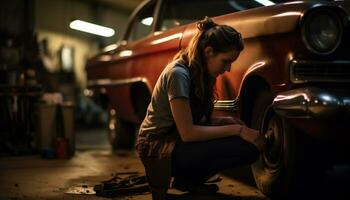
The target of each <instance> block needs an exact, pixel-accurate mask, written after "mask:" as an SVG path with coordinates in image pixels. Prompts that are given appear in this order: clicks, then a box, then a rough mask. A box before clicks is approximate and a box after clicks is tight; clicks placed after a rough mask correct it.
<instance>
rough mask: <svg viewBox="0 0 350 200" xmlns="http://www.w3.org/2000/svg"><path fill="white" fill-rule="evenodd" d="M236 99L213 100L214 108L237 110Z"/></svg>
mask: <svg viewBox="0 0 350 200" xmlns="http://www.w3.org/2000/svg"><path fill="white" fill-rule="evenodd" d="M237 102H238V100H237V99H234V100H217V101H215V102H214V109H215V110H228V111H237V110H238V103H237Z"/></svg>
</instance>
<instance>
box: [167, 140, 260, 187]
mask: <svg viewBox="0 0 350 200" xmlns="http://www.w3.org/2000/svg"><path fill="white" fill-rule="evenodd" d="M259 154H260V153H259V150H258V149H257V148H256V147H255V146H254V145H253V144H251V143H249V142H247V141H245V140H243V139H242V138H240V137H238V136H232V137H226V138H221V139H214V140H209V141H205V142H188V143H184V142H182V141H181V140H178V141H177V142H176V145H175V147H174V150H173V153H172V176H174V177H175V180H176V181H179V182H181V183H184V184H187V185H197V184H201V183H204V182H205V181H206V180H207V179H208V178H210V177H211V176H213V175H215V174H216V173H218V172H220V171H222V170H224V169H230V168H233V167H237V166H239V165H244V164H251V163H253V162H254V161H256V160H257V159H258V157H259Z"/></svg>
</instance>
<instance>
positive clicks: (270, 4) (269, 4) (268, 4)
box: [254, 0, 275, 6]
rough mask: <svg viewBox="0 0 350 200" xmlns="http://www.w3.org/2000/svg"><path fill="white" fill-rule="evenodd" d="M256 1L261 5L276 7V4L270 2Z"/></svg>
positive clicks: (265, 0) (267, 0)
mask: <svg viewBox="0 0 350 200" xmlns="http://www.w3.org/2000/svg"><path fill="white" fill-rule="evenodd" d="M254 1H256V2H258V3H260V4H262V5H264V6H272V5H275V3H274V2H272V1H269V0H254Z"/></svg>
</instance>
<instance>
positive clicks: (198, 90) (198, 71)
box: [174, 17, 244, 123]
mask: <svg viewBox="0 0 350 200" xmlns="http://www.w3.org/2000/svg"><path fill="white" fill-rule="evenodd" d="M197 28H198V32H197V33H196V34H195V35H194V37H193V38H192V40H191V41H190V43H189V45H188V46H187V47H186V48H185V49H183V50H181V51H180V52H179V53H178V54H176V55H175V57H174V60H176V59H181V61H182V62H183V64H185V65H186V66H188V68H189V70H190V76H191V94H190V103H191V108H193V107H192V105H195V106H200V110H202V111H204V113H203V115H204V116H205V117H206V121H207V122H208V123H210V116H211V114H212V111H213V107H214V105H213V100H214V87H215V81H216V79H215V78H213V77H211V76H210V74H209V72H208V68H207V64H206V58H205V55H204V49H205V48H206V47H208V46H210V47H212V48H213V50H214V53H220V52H221V53H222V52H228V51H230V50H233V49H235V50H238V51H242V50H243V48H244V46H243V40H242V37H241V34H240V33H239V32H237V31H236V30H235V29H234V28H232V27H231V26H227V25H218V24H216V23H215V22H214V21H213V20H212V19H211V18H209V17H205V18H204V19H203V20H201V21H199V22H198V23H197ZM192 112H195V111H192ZM192 114H194V115H195V113H192ZM197 118H201V117H197ZM199 120H200V119H196V117H194V121H195V122H196V121H199Z"/></svg>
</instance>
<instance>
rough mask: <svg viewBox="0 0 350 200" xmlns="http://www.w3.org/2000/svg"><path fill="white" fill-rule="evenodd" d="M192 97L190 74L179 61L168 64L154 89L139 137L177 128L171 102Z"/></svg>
mask: <svg viewBox="0 0 350 200" xmlns="http://www.w3.org/2000/svg"><path fill="white" fill-rule="evenodd" d="M189 96H190V72H189V70H188V68H187V67H186V66H184V65H183V64H180V63H179V62H178V60H176V61H173V62H171V63H170V64H168V65H167V66H166V67H165V68H164V70H163V72H162V73H161V75H160V76H159V78H158V80H157V83H156V85H155V87H154V90H153V94H152V99H151V102H150V104H149V106H148V108H147V114H146V117H145V119H144V120H143V122H142V124H141V126H140V131H139V135H147V134H149V133H151V134H163V133H166V132H168V131H170V129H172V128H174V127H175V122H174V118H173V115H172V113H171V109H170V101H171V100H173V99H175V98H179V97H182V98H187V99H189Z"/></svg>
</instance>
